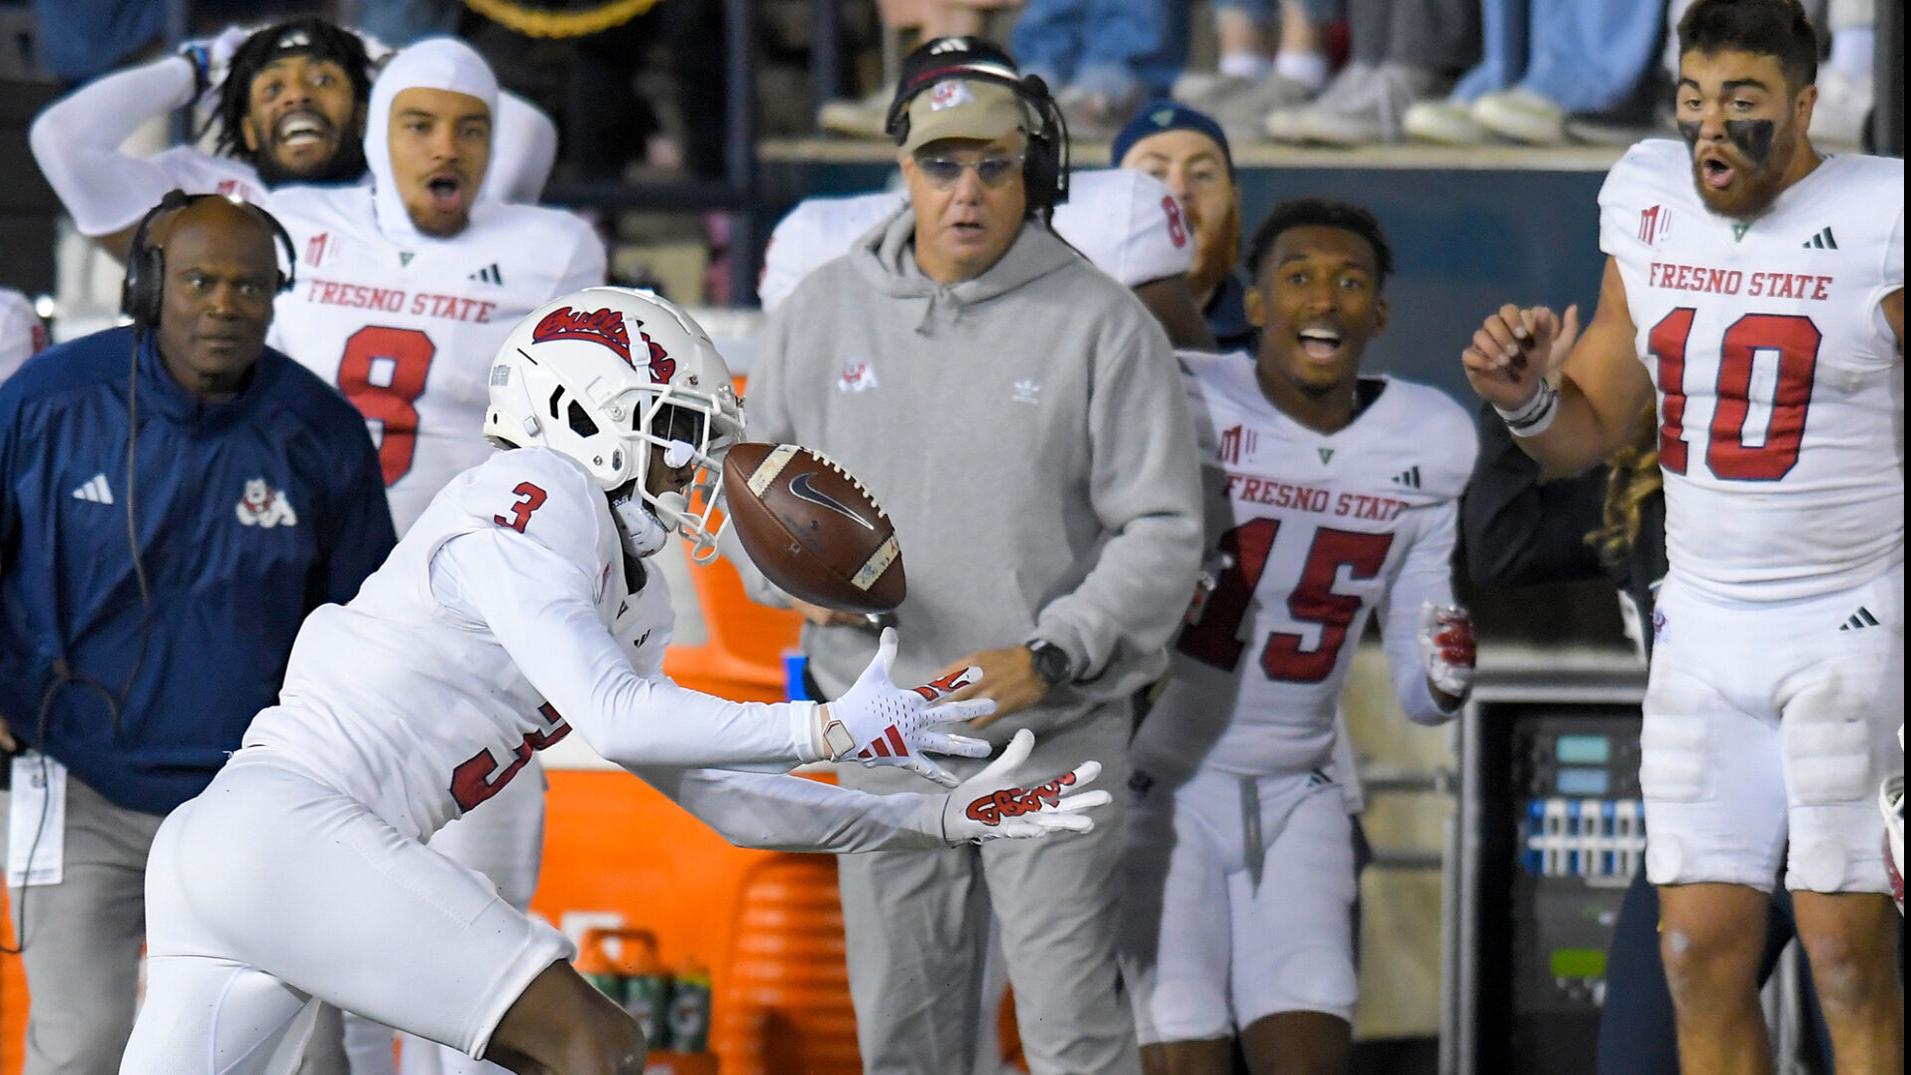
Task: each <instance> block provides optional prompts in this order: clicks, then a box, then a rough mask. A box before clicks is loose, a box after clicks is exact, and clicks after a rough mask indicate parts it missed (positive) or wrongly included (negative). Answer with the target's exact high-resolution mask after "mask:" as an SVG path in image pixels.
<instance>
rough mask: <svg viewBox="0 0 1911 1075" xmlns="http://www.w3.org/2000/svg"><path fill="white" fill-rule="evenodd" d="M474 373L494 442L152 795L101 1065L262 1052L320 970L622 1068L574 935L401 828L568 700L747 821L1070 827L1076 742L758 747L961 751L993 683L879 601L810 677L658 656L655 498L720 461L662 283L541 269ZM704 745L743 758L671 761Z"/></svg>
mask: <svg viewBox="0 0 1911 1075" xmlns="http://www.w3.org/2000/svg"><path fill="white" fill-rule="evenodd" d="M486 381H487V384H488V386H489V398H490V406H489V407H488V409H487V411H486V414H485V420H484V429H485V434H486V436H487V438H488V439H490V440H491V441H492V442H493V443H494V444H495V445H497V446H498V447H499V448H503V449H508V450H505V451H500V452H496V453H494V454H492V455H491V456H490V458H488V459H486V460H485V461H484V462H483V463H481V464H479V465H478V466H476V467H473V468H472V469H470V470H467V471H465V472H464V473H463V474H460V475H459V476H458V477H456V478H455V479H454V480H453V481H452V482H451V483H450V484H449V485H448V486H446V488H445V489H444V490H443V491H442V492H441V493H440V494H439V495H438V496H437V497H436V498H435V499H434V500H433V501H432V503H431V505H430V507H429V508H427V509H426V511H425V512H424V514H423V515H422V516H421V517H420V518H419V520H418V521H417V523H416V524H415V525H414V526H413V527H412V528H411V529H410V531H409V532H407V533H406V535H405V537H404V539H403V540H401V541H400V543H399V545H398V547H397V548H396V549H395V550H394V551H393V553H392V555H391V557H390V559H388V560H387V561H386V563H385V565H384V566H383V567H381V568H380V569H379V570H378V571H377V572H376V573H375V574H373V576H372V577H371V578H370V579H368V580H367V581H366V583H365V585H364V587H363V588H362V589H361V590H360V591H359V594H358V596H357V597H355V598H354V599H353V600H352V601H351V602H350V603H349V604H347V605H343V606H340V605H328V606H325V607H324V608H321V609H319V610H318V611H317V612H315V613H314V614H313V615H312V616H311V617H310V618H309V619H307V620H306V622H305V625H304V626H303V627H302V628H301V630H300V632H299V638H298V641H297V642H296V643H295V645H294V647H293V653H292V658H291V662H290V664H289V666H288V668H287V673H286V681H285V686H284V689H283V691H282V692H281V695H280V704H279V705H278V706H276V707H274V708H271V709H268V710H266V711H264V712H262V713H261V714H259V716H258V718H257V719H255V720H254V721H253V723H252V726H251V728H250V729H249V730H248V732H247V734H246V738H245V742H244V746H243V747H242V748H241V749H240V750H239V751H238V752H236V753H235V754H234V756H233V758H232V760H231V761H230V762H229V763H228V764H227V765H226V767H225V768H224V769H223V770H221V772H220V774H219V775H218V777H216V778H215V780H214V782H213V784H212V786H211V787H210V788H209V789H208V790H207V791H206V793H205V794H203V795H201V796H199V797H198V798H196V799H193V800H192V801H190V802H188V803H186V804H185V805H184V806H182V807H180V808H179V809H178V810H176V811H175V812H174V813H173V814H172V815H171V816H170V817H168V819H167V820H166V823H165V824H164V825H163V826H162V827H161V829H160V832H159V835H158V836H157V837H156V839H155V845H154V853H153V855H152V866H151V868H150V869H151V873H150V875H149V884H148V909H147V916H148V917H147V921H148V948H149V958H148V978H147V986H146V1001H145V1006H144V1007H143V1008H142V1010H141V1012H140V1017H139V1022H138V1024H137V1026H136V1027H135V1029H134V1032H133V1039H132V1042H131V1043H130V1044H129V1045H128V1047H127V1051H126V1056H125V1060H124V1062H123V1064H122V1068H121V1070H122V1071H124V1072H126V1073H127V1075H150V1073H154V1072H166V1073H168V1075H174V1073H177V1075H212V1073H214V1072H218V1073H226V1072H247V1071H262V1070H265V1065H266V1064H267V1063H268V1057H270V1056H272V1055H273V1054H275V1052H279V1051H282V1050H289V1049H293V1048H296V1047H298V1045H299V1042H298V1041H297V1040H296V1038H297V1037H298V1036H299V1035H301V1034H303V1033H305V1032H306V1031H307V1029H308V1028H307V1025H306V1019H308V1018H309V1016H307V1015H306V1014H305V1013H306V1012H308V1011H311V1010H314V1009H315V1007H316V1004H317V1002H320V1001H323V1002H325V1003H329V1004H331V1005H334V1006H336V1007H339V1008H343V1009H346V1010H349V1011H355V1012H359V1013H362V1014H364V1015H365V1016H367V1017H369V1018H372V1019H376V1020H378V1021H379V1022H382V1023H385V1024H388V1025H391V1026H395V1027H398V1028H401V1029H403V1030H406V1031H408V1032H411V1033H414V1034H418V1035H420V1036H422V1037H425V1038H428V1039H430V1040H433V1041H437V1042H442V1043H445V1044H447V1045H451V1046H453V1047H455V1048H457V1049H459V1050H460V1051H462V1052H464V1053H465V1054H466V1055H468V1056H471V1057H474V1058H477V1057H483V1058H486V1059H489V1060H492V1061H496V1062H499V1063H502V1064H504V1065H506V1066H507V1067H510V1068H511V1069H512V1070H516V1071H544V1070H553V1071H565V1072H601V1073H607V1075H608V1073H613V1072H614V1073H618V1075H626V1073H628V1075H635V1073H638V1072H641V1071H642V1070H643V1055H644V1048H645V1043H644V1041H643V1038H642V1035H641V1033H640V1032H639V1031H638V1030H637V1026H636V1023H635V1022H634V1021H633V1020H632V1019H630V1017H629V1016H628V1015H626V1014H625V1013H624V1012H623V1010H622V1009H621V1008H619V1007H618V1006H617V1005H616V1004H615V1003H614V1002H612V1001H611V1000H609V999H608V998H606V997H604V996H603V995H602V994H600V993H598V992H597V991H596V990H595V989H593V988H592V987H591V986H590V985H589V984H588V983H587V982H585V981H584V979H583V978H582V977H581V976H580V975H578V974H577V972H576V971H575V970H573V969H572V968H571V967H570V965H569V963H568V961H567V960H568V958H569V956H570V955H571V954H572V948H571V945H570V944H569V942H568V941H566V940H565V939H564V937H563V936H562V934H560V933H558V932H557V931H556V930H555V929H553V928H552V927H550V926H549V925H547V924H544V923H542V922H539V921H536V920H534V919H532V918H530V917H529V916H527V915H526V914H524V913H523V912H522V911H519V910H518V909H516V908H514V907H512V906H510V905H509V904H508V903H507V902H505V901H504V900H503V899H502V898H500V896H499V895H498V893H497V891H496V889H495V888H494V887H493V886H492V885H491V883H490V882H489V881H487V880H485V879H484V878H482V877H480V876H479V875H477V874H475V873H473V872H472V871H470V870H468V869H465V868H463V867H461V866H458V865H457V864H455V863H453V862H451V861H450V860H449V859H446V858H445V857H443V856H442V855H439V854H437V853H436V852H434V851H432V850H430V849H429V848H428V847H426V846H424V844H423V843H422V841H423V840H424V839H426V838H427V837H429V836H430V835H431V833H432V832H433V831H435V830H437V829H438V828H439V827H440V826H442V825H443V824H445V822H446V821H448V820H449V819H451V818H454V817H457V816H458V815H460V814H461V813H463V812H465V811H469V810H472V809H474V808H476V807H477V806H479V805H480V804H481V803H483V802H485V801H486V800H487V799H489V798H491V797H492V796H494V795H496V794H498V793H499V792H500V791H501V790H503V789H504V788H505V787H506V786H508V785H509V784H510V783H512V781H513V779H514V778H515V777H518V776H520V775H521V773H522V770H523V767H524V764H525V761H526V759H527V758H529V757H530V755H531V754H533V753H534V752H535V751H537V750H539V749H542V748H543V747H546V746H549V745H550V744H551V743H554V742H556V741H558V740H559V739H561V738H563V737H564V736H565V735H568V734H570V732H571V731H572V730H573V729H575V730H576V731H577V732H579V733H580V734H582V735H583V736H584V737H585V739H586V740H587V741H588V742H589V743H590V744H591V746H592V748H593V749H594V750H596V751H597V753H599V754H600V755H602V756H603V757H605V758H607V759H610V760H611V761H613V762H615V763H617V764H619V765H622V766H625V767H627V768H630V769H632V770H633V771H646V770H648V771H653V772H654V771H655V769H650V768H648V767H662V768H663V769H664V770H667V771H668V772H666V773H665V775H664V777H662V778H660V779H659V783H660V784H662V785H663V787H664V789H665V790H666V791H667V792H670V793H672V794H674V795H676V796H678V797H679V798H680V800H681V801H684V802H685V803H686V805H690V806H691V807H692V809H699V808H701V810H702V811H704V812H708V813H710V814H711V815H712V816H713V817H715V818H717V819H720V822H721V827H722V828H723V829H724V831H726V832H727V833H730V834H732V835H738V834H740V835H743V836H745V837H746V838H747V839H748V840H749V841H750V842H752V843H755V844H758V845H762V846H779V847H790V848H801V849H805V850H836V851H849V850H868V849H874V848H879V847H922V846H950V845H952V844H959V843H962V842H965V841H969V840H975V839H985V838H990V837H993V836H1003V837H1036V836H1041V835H1046V834H1048V833H1050V832H1056V831H1067V830H1075V831H1085V830H1087V829H1089V828H1091V827H1092V822H1090V820H1089V819H1088V818H1087V817H1086V816H1085V815H1083V814H1082V813H1081V810H1082V809H1083V808H1084V807H1089V806H1094V805H1098V804H1099V803H1101V802H1105V801H1106V796H1105V795H1098V794H1097V793H1093V792H1091V793H1087V794H1086V795H1072V794H1070V793H1071V792H1072V791H1073V790H1074V789H1076V788H1079V787H1080V786H1081V785H1082V784H1083V783H1085V782H1087V781H1088V780H1090V779H1092V778H1093V777H1094V776H1095V774H1096V772H1097V771H1098V767H1097V766H1095V765H1094V764H1093V763H1089V764H1087V765H1084V766H1083V767H1081V768H1079V769H1077V770H1075V771H1073V772H1072V773H1068V774H1064V775H1062V776H1061V777H1060V778H1058V779H1057V780H1055V781H1052V782H1050V783H1049V784H1045V785H1040V786H1036V787H1032V788H1027V787H1019V786H1016V785H1014V783H1013V781H1012V780H1010V779H1008V777H1007V774H1006V771H1005V766H1003V765H997V766H991V767H990V768H989V769H988V770H985V772H988V773H990V774H991V775H990V779H989V780H988V781H982V780H980V778H979V777H978V778H977V779H975V780H971V781H969V782H966V783H964V784H963V785H961V786H959V787H957V788H956V789H955V791H954V792H952V793H939V794H938V793H925V794H916V795H905V796H901V797H900V798H899V800H898V799H897V798H896V797H886V798H875V797H872V796H869V795H865V794H862V793H859V792H854V791H849V790H846V789H841V788H835V787H829V786H826V785H820V784H816V783H813V782H808V781H804V780H801V779H797V778H791V777H786V776H778V775H773V771H774V770H777V769H787V768H788V767H790V766H792V765H795V764H799V763H803V762H810V761H817V760H822V759H830V760H837V761H841V760H844V759H848V758H853V757H855V756H856V755H857V754H858V752H859V751H861V750H862V749H863V748H864V747H865V746H867V745H868V744H870V743H872V742H873V741H875V740H876V739H878V738H883V737H890V738H889V742H891V743H894V742H897V741H900V742H902V743H903V744H904V747H905V749H904V750H903V751H901V752H900V753H896V754H892V755H891V756H888V757H883V758H872V759H870V760H868V761H866V762H864V764H883V765H897V766H902V767H906V768H909V769H911V770H912V771H915V772H918V773H921V774H923V775H926V776H929V777H931V778H932V779H937V780H938V781H940V782H944V783H945V784H946V783H953V778H951V777H948V775H947V774H946V772H945V771H944V770H942V768H941V767H940V766H938V765H936V764H935V763H933V762H932V761H930V760H929V759H928V758H927V757H925V756H924V752H925V751H930V752H937V753H946V754H959V755H964V756H970V757H975V756H980V755H981V754H985V753H987V747H986V745H985V744H982V743H981V742H979V741H977V740H972V739H964V738H960V737H956V736H951V735H945V734H942V733H938V732H936V731H933V730H932V726H934V725H938V724H942V723H946V722H950V721H959V720H964V719H968V718H972V717H977V716H982V715H986V714H988V713H990V712H992V711H993V708H994V707H993V704H992V703H989V702H987V701H986V700H979V701H967V702H964V701H953V700H949V699H947V697H946V692H945V693H943V694H942V695H941V696H940V697H939V698H938V692H936V691H933V690H931V691H924V692H918V691H917V690H914V689H900V688H897V687H895V686H893V685H891V683H890V682H889V676H888V667H889V662H890V660H891V658H892V657H893V655H894V653H895V635H894V632H893V631H890V632H887V633H885V636H884V639H883V643H882V645H881V647H880V648H879V652H878V655H877V657H876V659H875V660H874V661H872V662H871V664H870V665H869V667H868V670H867V671H866V672H865V674H864V675H863V676H862V677H861V678H860V679H859V680H858V681H857V683H856V685H855V686H854V687H853V688H852V689H851V690H849V691H848V692H847V693H845V694H844V695H843V696H842V697H841V698H840V699H838V700H836V701H834V702H831V703H829V704H827V705H820V706H819V705H817V704H814V703H809V702H792V703H778V704H773V705H766V704H761V703H752V704H742V703H732V702H726V701H723V700H721V699H717V698H713V697H710V696H708V695H703V694H698V693H695V692H692V691H688V690H684V689H682V688H680V687H678V686H676V685H675V684H673V683H671V682H670V681H669V680H668V679H666V678H664V677H663V676H662V674H661V672H660V671H659V669H660V668H661V650H662V646H663V638H664V637H666V636H667V634H668V631H667V628H668V625H669V623H670V622H671V618H670V609H669V594H668V592H667V588H666V584H665V581H664V579H663V577H662V576H661V575H660V574H658V573H657V572H656V571H655V570H654V569H653V568H652V567H651V566H650V565H649V564H648V562H647V558H648V557H649V556H651V555H652V554H654V553H656V552H657V551H658V550H659V549H661V548H662V547H663V546H664V544H665V543H666V542H667V541H668V537H669V534H670V532H671V531H672V530H673V529H674V530H677V531H678V532H680V533H682V534H684V536H686V537H695V536H698V535H700V534H702V533H705V532H706V531H705V530H704V529H703V528H704V527H705V526H707V524H708V520H709V519H710V518H711V512H712V511H714V510H715V508H716V506H717V504H716V500H717V499H718V498H716V497H712V500H711V503H710V504H709V505H707V506H706V507H705V508H704V509H703V510H701V511H695V512H693V511H691V510H690V509H689V508H688V507H687V506H686V500H685V495H684V494H685V492H686V490H688V489H690V488H693V487H698V486H701V487H706V488H709V487H714V485H715V473H716V468H717V466H718V464H717V462H716V455H717V454H718V453H720V452H721V451H722V450H723V449H724V447H725V446H726V444H727V443H729V442H731V441H732V440H734V439H735V438H736V437H737V436H738V435H739V434H740V432H741V415H740V411H739V410H738V408H737V401H736V397H735V395H734V393H733V392H732V390H731V388H730V383H731V381H730V372H729V370H728V369H727V368H726V367H725V365H724V363H723V360H722V358H721V357H720V356H719V355H718V354H717V352H716V350H715V348H714V347H713V346H711V344H710V341H709V338H708V336H706V335H705V334H704V332H703V330H702V329H701V328H699V327H698V326H697V325H696V323H695V322H694V321H692V320H690V318H689V317H688V316H687V315H685V314H684V313H683V312H682V311H680V310H678V309H676V308H675V307H673V306H671V305H670V304H668V303H666V302H664V301H662V300H660V299H657V298H655V297H654V296H650V295H647V294H645V293H641V292H630V291H624V290H621V289H609V288H605V289H591V290H587V291H584V292H581V293H578V294H574V295H567V296H564V297H562V298H560V299H557V300H555V301H553V302H552V303H550V304H548V305H546V306H544V307H541V308H539V309H537V310H535V311H532V313H531V314H530V315H529V316H527V317H526V318H524V319H523V320H522V321H521V322H519V323H518V325H517V326H516V327H515V328H514V329H513V330H512V333H511V335H510V337H509V338H508V339H507V340H506V341H505V344H504V346H503V347H502V348H501V349H500V350H499V352H498V355H497V358H496V360H495V364H494V365H493V366H492V367H491V372H490V376H489V377H488V378H486ZM613 632H615V633H613ZM1027 746H1028V742H1027V740H1023V741H1021V742H1018V743H1016V744H1014V749H1015V750H1017V751H1025V750H1026V749H1027ZM1024 756H1025V755H1024ZM1005 759H1006V760H1007V761H1008V762H1013V761H1015V760H1016V757H1015V756H1012V755H1009V754H1008V753H1007V752H1005ZM700 765H719V766H726V765H727V766H735V767H740V768H745V769H755V770H759V771H756V772H739V773H727V774H726V773H695V772H692V773H687V774H686V773H681V772H677V770H683V769H692V768H694V767H696V766H700ZM1004 803H1006V804H1010V805H1009V806H1007V807H1002V806H1000V805H999V804H1004ZM991 807H993V809H991ZM288 921H290V922H294V923H296V928H287V923H288Z"/></svg>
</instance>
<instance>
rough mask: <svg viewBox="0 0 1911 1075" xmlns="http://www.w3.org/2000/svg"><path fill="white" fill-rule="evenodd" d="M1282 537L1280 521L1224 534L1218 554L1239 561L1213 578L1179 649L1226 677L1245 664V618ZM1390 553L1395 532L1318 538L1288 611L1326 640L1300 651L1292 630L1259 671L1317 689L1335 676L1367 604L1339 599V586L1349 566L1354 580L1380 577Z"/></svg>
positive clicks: (1270, 644)
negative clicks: (1342, 651) (1336, 585)
mask: <svg viewBox="0 0 1911 1075" xmlns="http://www.w3.org/2000/svg"><path fill="white" fill-rule="evenodd" d="M1280 531H1281V521H1280V520H1279V519H1254V520H1252V521H1250V522H1245V523H1242V524H1241V525H1240V526H1237V527H1235V528H1234V529H1232V530H1229V531H1228V532H1227V533H1225V534H1222V535H1221V541H1220V551H1221V552H1223V553H1225V554H1227V555H1228V556H1231V557H1233V558H1234V562H1233V563H1232V564H1231V565H1229V567H1228V569H1227V570H1226V571H1223V572H1222V573H1221V577H1220V578H1219V579H1217V580H1215V585H1214V592H1213V593H1211V594H1209V595H1208V599H1207V601H1206V603H1205V605H1204V607H1203V608H1202V610H1201V619H1200V620H1199V621H1197V622H1196V623H1195V624H1194V625H1193V626H1190V627H1188V628H1187V629H1186V630H1184V631H1182V632H1181V640H1180V641H1179V642H1177V643H1175V648H1176V649H1179V650H1180V651H1181V652H1182V653H1185V654H1187V655H1188V656H1189V657H1192V658H1194V659H1195V660H1197V661H1200V662H1201V663H1202V664H1206V665H1212V666H1213V667H1215V668H1219V669H1221V670H1223V671H1227V672H1232V671H1233V670H1234V668H1235V666H1236V665H1238V664H1240V663H1241V651H1242V650H1243V649H1244V648H1246V644H1245V643H1244V642H1242V641H1241V638H1240V630H1241V620H1242V618H1243V617H1245V616H1246V615H1247V612H1248V606H1249V605H1251V604H1252V603H1253V600H1254V590H1255V588H1256V587H1258V586H1259V585H1260V584H1261V574H1262V573H1263V572H1264V571H1266V570H1267V560H1268V554H1269V553H1270V552H1272V551H1273V548H1274V536H1275V535H1276V534H1279V533H1280ZM1392 547H1393V535H1392V534H1364V533H1361V532H1359V531H1357V530H1334V529H1330V528H1328V527H1321V528H1320V529H1319V530H1318V531H1316V532H1315V533H1314V544H1313V546H1312V547H1311V548H1309V549H1308V550H1307V563H1306V564H1305V566H1303V567H1302V568H1301V577H1300V580H1299V581H1298V582H1296V583H1295V584H1294V589H1293V590H1292V591H1291V592H1290V593H1289V594H1288V595H1287V613H1288V615H1289V616H1291V617H1293V618H1294V620H1295V621H1296V622H1299V623H1313V624H1319V625H1320V641H1319V643H1318V644H1316V645H1315V646H1314V648H1313V649H1311V650H1309V649H1303V648H1301V646H1302V643H1303V642H1304V641H1305V640H1304V639H1303V638H1302V637H1301V636H1300V635H1298V634H1295V633H1293V632H1291V631H1274V632H1272V633H1271V634H1269V635H1268V636H1267V643H1266V645H1264V646H1262V647H1261V671H1263V672H1265V673H1267V678H1269V679H1277V680H1284V681H1286V682H1290V683H1319V682H1321V681H1322V680H1324V679H1326V678H1327V677H1328V676H1330V675H1332V674H1333V672H1334V666H1335V665H1337V664H1338V663H1339V662H1340V647H1341V646H1342V645H1344V644H1345V643H1346V641H1347V628H1348V627H1349V626H1350V625H1352V624H1353V622H1354V617H1356V616H1358V615H1360V608H1361V604H1362V602H1361V599H1360V598H1358V597H1355V596H1354V595H1352V594H1344V593H1335V592H1334V581H1335V579H1337V578H1338V577H1339V576H1340V569H1341V568H1343V567H1345V568H1347V569H1348V575H1349V577H1351V578H1355V579H1371V578H1373V577H1374V576H1376V575H1378V574H1380V569H1381V567H1382V566H1383V565H1384V564H1385V563H1386V562H1387V550H1388V549H1390V548H1392Z"/></svg>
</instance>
